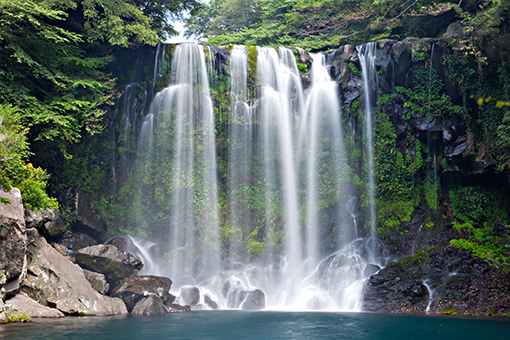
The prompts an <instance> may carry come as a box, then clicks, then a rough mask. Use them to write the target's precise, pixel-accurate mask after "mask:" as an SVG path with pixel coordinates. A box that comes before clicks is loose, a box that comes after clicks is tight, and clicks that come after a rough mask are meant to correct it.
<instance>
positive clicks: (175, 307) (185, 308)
mask: <svg viewBox="0 0 510 340" xmlns="http://www.w3.org/2000/svg"><path fill="white" fill-rule="evenodd" d="M166 309H167V311H168V313H178V312H191V307H190V306H189V305H185V306H181V305H177V304H175V303H172V304H169V305H167V306H166Z"/></svg>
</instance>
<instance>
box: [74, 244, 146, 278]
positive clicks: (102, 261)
mask: <svg viewBox="0 0 510 340" xmlns="http://www.w3.org/2000/svg"><path fill="white" fill-rule="evenodd" d="M76 263H78V264H79V265H80V266H81V267H82V268H85V269H88V270H91V271H93V272H97V273H101V274H104V276H105V277H106V281H108V283H109V284H110V285H111V286H112V287H115V286H116V285H117V282H119V281H120V280H122V279H124V278H126V277H129V276H131V275H135V274H138V272H139V271H140V269H142V267H143V263H142V262H141V261H140V260H137V259H136V258H134V257H133V256H132V255H130V254H128V253H126V252H125V251H122V250H120V249H119V248H117V247H115V246H114V245H112V244H106V245H104V244H98V245H96V246H92V247H87V248H82V249H80V250H78V253H77V254H76Z"/></svg>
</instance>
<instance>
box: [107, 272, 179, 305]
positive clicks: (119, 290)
mask: <svg viewBox="0 0 510 340" xmlns="http://www.w3.org/2000/svg"><path fill="white" fill-rule="evenodd" d="M171 287H172V281H171V280H170V279H169V278H167V277H161V276H152V275H145V276H132V277H128V278H125V279H124V280H122V281H120V283H119V285H118V286H117V287H115V288H114V289H113V291H112V293H111V296H115V297H118V298H121V299H122V300H123V301H124V303H125V304H126V307H127V309H128V310H129V311H131V310H132V309H133V308H134V305H135V304H136V303H137V302H138V301H139V300H140V299H142V298H144V297H147V296H151V295H155V296H158V297H159V298H161V301H163V303H164V304H169V303H172V302H173V300H175V297H174V296H173V295H171V294H169V292H170V288H171ZM172 297H173V299H172Z"/></svg>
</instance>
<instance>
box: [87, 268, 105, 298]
mask: <svg viewBox="0 0 510 340" xmlns="http://www.w3.org/2000/svg"><path fill="white" fill-rule="evenodd" d="M83 274H84V275H85V278H86V279H87V280H88V281H89V282H90V284H91V285H92V288H94V289H95V290H97V291H98V292H99V293H101V294H103V295H105V294H106V293H108V291H109V290H110V285H109V284H108V282H106V278H105V277H104V275H103V274H101V273H96V272H92V271H90V270H87V269H83Z"/></svg>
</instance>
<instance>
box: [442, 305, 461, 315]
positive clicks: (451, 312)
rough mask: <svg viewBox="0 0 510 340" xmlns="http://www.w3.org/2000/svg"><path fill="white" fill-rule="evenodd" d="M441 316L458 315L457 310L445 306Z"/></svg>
mask: <svg viewBox="0 0 510 340" xmlns="http://www.w3.org/2000/svg"><path fill="white" fill-rule="evenodd" d="M439 314H441V315H457V310H456V309H455V308H454V307H453V306H444V307H443V308H441V311H440V312H439Z"/></svg>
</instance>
